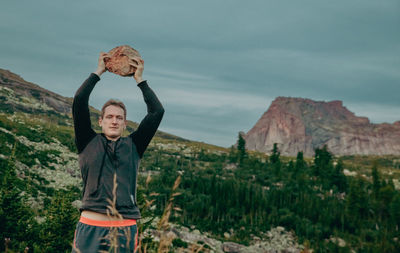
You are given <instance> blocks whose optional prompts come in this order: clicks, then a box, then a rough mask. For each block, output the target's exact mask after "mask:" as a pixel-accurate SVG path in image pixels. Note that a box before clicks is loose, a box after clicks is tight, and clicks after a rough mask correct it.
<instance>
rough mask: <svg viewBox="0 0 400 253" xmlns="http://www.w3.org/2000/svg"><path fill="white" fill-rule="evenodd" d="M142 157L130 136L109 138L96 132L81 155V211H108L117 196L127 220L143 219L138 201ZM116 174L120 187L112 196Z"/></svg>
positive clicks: (118, 208)
mask: <svg viewBox="0 0 400 253" xmlns="http://www.w3.org/2000/svg"><path fill="white" fill-rule="evenodd" d="M139 163H140V157H139V154H138V152H137V150H136V146H135V143H134V142H133V141H132V138H131V137H121V138H119V139H118V140H117V141H115V142H114V141H110V140H107V138H106V137H105V136H104V135H103V134H97V135H96V136H95V137H94V138H93V139H92V140H91V141H90V142H89V143H88V145H87V146H86V147H85V149H84V150H83V151H82V152H81V153H80V154H79V166H80V168H81V173H82V179H83V183H84V188H83V198H82V207H81V210H91V211H95V212H99V213H104V214H107V209H108V208H107V206H111V201H113V199H114V198H115V199H116V208H117V210H118V212H119V213H120V214H121V215H122V216H123V217H124V218H128V219H140V211H139V208H138V207H137V204H136V182H137V173H138V168H139ZM114 175H116V183H117V186H116V187H117V190H116V196H113V186H114Z"/></svg>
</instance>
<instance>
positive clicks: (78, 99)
mask: <svg viewBox="0 0 400 253" xmlns="http://www.w3.org/2000/svg"><path fill="white" fill-rule="evenodd" d="M99 80H100V78H99V76H97V75H96V74H94V73H92V74H90V76H89V78H87V79H86V80H85V81H84V82H83V84H82V85H81V87H80V88H79V89H78V91H77V92H76V94H75V97H74V102H73V105H72V115H73V118H74V128H75V143H76V146H77V149H78V154H79V153H81V152H82V151H83V150H84V149H85V147H86V145H87V144H88V143H89V142H90V141H91V140H92V139H93V138H94V137H95V136H96V132H95V131H94V130H93V129H92V126H91V121H90V113H89V96H90V94H91V92H92V90H93V88H94V87H95V85H96V83H97V82H98V81H99ZM137 86H138V87H139V88H140V89H141V91H142V93H143V97H144V101H145V103H146V105H147V115H146V116H145V117H144V119H143V120H142V121H141V122H140V124H139V127H138V128H137V129H136V131H134V132H133V133H131V134H130V135H129V136H130V137H131V138H132V140H133V142H134V143H135V145H136V148H137V151H138V153H139V156H140V157H142V156H143V153H144V151H145V150H146V148H147V146H148V145H149V143H150V141H151V139H152V138H153V136H154V134H155V133H156V131H157V128H158V126H159V124H160V122H161V119H162V117H163V115H164V108H163V106H162V104H161V103H160V101H159V100H158V98H157V96H156V95H155V93H154V92H153V90H152V89H151V88H150V87H149V85H148V84H147V82H146V81H143V82H141V83H139V84H138V85H137Z"/></svg>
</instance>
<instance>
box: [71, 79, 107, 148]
mask: <svg viewBox="0 0 400 253" xmlns="http://www.w3.org/2000/svg"><path fill="white" fill-rule="evenodd" d="M99 80H100V77H99V76H97V75H96V74H94V73H91V74H90V76H89V77H88V78H87V79H86V80H85V81H84V82H83V84H82V85H81V87H80V88H79V89H78V91H77V92H76V94H75V96H74V102H73V104H72V117H73V119H74V130H75V144H76V147H77V149H78V154H79V153H81V152H82V151H83V150H84V149H85V147H86V145H87V144H88V143H89V142H90V141H91V140H92V139H93V138H94V137H95V136H96V132H95V131H94V130H93V129H92V125H91V121H90V112H89V96H90V93H91V92H92V90H93V88H94V86H95V85H96V83H97V82H98V81H99Z"/></svg>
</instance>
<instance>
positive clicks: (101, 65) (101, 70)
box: [94, 52, 108, 77]
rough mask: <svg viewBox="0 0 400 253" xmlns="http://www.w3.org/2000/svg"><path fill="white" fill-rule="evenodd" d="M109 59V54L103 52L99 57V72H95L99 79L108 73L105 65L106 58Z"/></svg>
mask: <svg viewBox="0 0 400 253" xmlns="http://www.w3.org/2000/svg"><path fill="white" fill-rule="evenodd" d="M106 57H108V54H107V53H104V52H101V53H100V56H99V61H98V63H97V70H96V71H95V72H94V73H95V74H96V75H98V76H99V77H100V76H101V74H103V73H104V72H106V71H107V69H106V64H105V63H104V58H106Z"/></svg>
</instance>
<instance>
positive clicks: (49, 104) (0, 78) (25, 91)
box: [0, 69, 72, 114]
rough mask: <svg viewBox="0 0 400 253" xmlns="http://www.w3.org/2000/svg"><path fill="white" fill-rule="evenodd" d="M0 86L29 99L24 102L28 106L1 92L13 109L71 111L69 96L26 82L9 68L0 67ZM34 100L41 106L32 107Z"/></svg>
mask: <svg viewBox="0 0 400 253" xmlns="http://www.w3.org/2000/svg"><path fill="white" fill-rule="evenodd" d="M0 88H3V89H9V90H12V91H13V96H19V97H25V98H28V99H31V101H27V102H28V103H25V104H26V105H28V106H24V105H23V103H21V101H19V100H18V99H10V98H8V99H7V98H5V96H6V94H5V92H2V93H1V94H0V95H1V97H4V99H7V103H8V104H9V106H12V107H13V109H15V110H23V111H27V110H28V111H30V112H32V113H33V112H35V111H36V110H41V111H43V110H44V108H47V109H48V110H54V111H56V112H58V113H66V114H68V113H70V112H71V105H72V99H71V98H66V97H63V96H60V95H58V94H56V93H54V92H51V91H49V90H46V89H44V88H42V87H40V86H39V85H36V84H34V83H30V82H27V81H25V80H24V79H23V78H22V77H20V76H19V75H17V74H14V73H12V72H11V71H9V70H5V69H0ZM35 102H36V103H39V104H41V106H40V107H39V106H37V108H34V107H32V105H33V104H35ZM28 107H29V108H28Z"/></svg>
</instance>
